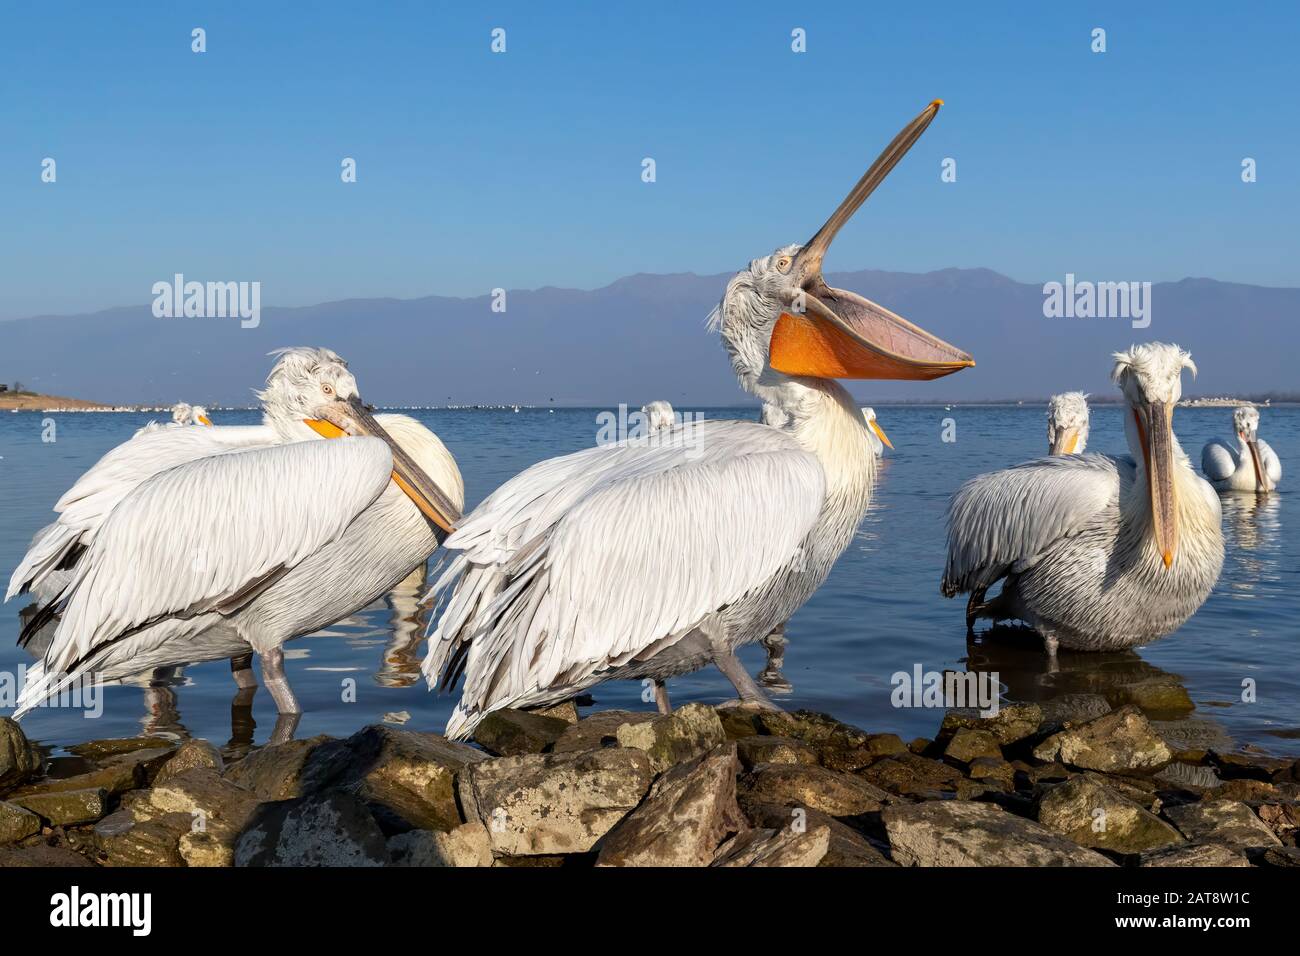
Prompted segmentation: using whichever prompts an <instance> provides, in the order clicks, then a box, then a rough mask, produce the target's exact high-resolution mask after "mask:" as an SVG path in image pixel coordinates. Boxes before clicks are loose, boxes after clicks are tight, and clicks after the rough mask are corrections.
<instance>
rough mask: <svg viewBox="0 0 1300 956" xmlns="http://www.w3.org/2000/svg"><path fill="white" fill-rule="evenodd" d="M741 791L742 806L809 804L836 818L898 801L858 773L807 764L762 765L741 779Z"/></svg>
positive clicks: (800, 805) (868, 810)
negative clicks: (856, 774)
mask: <svg viewBox="0 0 1300 956" xmlns="http://www.w3.org/2000/svg"><path fill="white" fill-rule="evenodd" d="M739 790H740V799H741V803H742V805H746V806H747V805H748V804H750V803H774V804H777V805H779V806H793V807H807V808H809V809H812V810H820V811H822V812H823V813H828V814H830V815H831V816H833V817H846V816H855V815H857V814H860V813H870V812H872V811H874V810H879V809H880V808H881V807H882V806H884V805H885V804H886V803H890V802H893V800H894V798H893V797H892V796H890V794H888V793H886V792H885V791H884V790H882V789H880V788H879V787H877V786H875V785H874V784H872V783H868V782H867V781H866V780H863V779H861V778H860V777H857V776H855V775H854V774H849V773H838V772H837V771H834V770H828V769H826V768H825V767H816V766H810V765H806V764H759V765H758V766H757V767H755V768H754V769H753V770H751V771H750V772H749V773H747V774H745V775H744V776H743V777H742V778H741V781H740V784H739Z"/></svg>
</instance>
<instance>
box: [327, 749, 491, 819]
mask: <svg viewBox="0 0 1300 956" xmlns="http://www.w3.org/2000/svg"><path fill="white" fill-rule="evenodd" d="M485 759H486V757H485V756H484V754H483V752H482V751H480V750H475V749H474V748H473V747H469V746H466V745H465V744H460V743H454V742H453V741H450V740H448V739H447V738H445V737H442V736H440V735H438V734H425V733H417V732H416V731H412V730H398V729H397V728H394V727H389V726H385V725H381V724H376V725H372V726H369V727H365V728H363V729H361V730H359V731H358V732H357V733H355V734H353V735H352V736H351V737H349V738H348V739H347V740H332V741H328V742H326V743H323V744H321V745H320V746H319V747H317V748H316V749H315V750H313V751H312V752H311V754H310V755H309V756H308V758H307V761H306V763H305V764H304V766H303V772H302V778H301V786H302V789H303V792H304V793H307V794H311V793H320V792H324V791H326V790H329V789H333V788H340V787H341V788H345V789H348V790H350V791H351V792H353V793H355V794H356V795H357V796H358V797H360V798H361V799H362V800H365V801H366V802H367V803H369V804H370V805H371V812H372V813H373V814H374V815H375V819H376V820H378V821H379V823H380V825H381V826H383V827H384V828H385V829H386V830H387V831H388V832H389V833H395V832H401V831H402V830H410V829H417V830H454V829H455V828H456V827H458V826H460V825H461V823H462V822H463V821H462V820H461V815H460V809H459V808H458V807H457V805H456V775H457V774H459V773H460V772H462V771H463V770H464V769H465V768H466V767H469V766H471V765H473V764H475V763H478V762H479V761H482V760H485Z"/></svg>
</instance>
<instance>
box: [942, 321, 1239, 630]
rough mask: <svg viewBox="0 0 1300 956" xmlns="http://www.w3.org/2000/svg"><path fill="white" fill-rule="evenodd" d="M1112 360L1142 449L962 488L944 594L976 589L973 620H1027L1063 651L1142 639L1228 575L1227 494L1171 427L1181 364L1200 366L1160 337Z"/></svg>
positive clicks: (1079, 458) (1055, 463) (1175, 620)
mask: <svg viewBox="0 0 1300 956" xmlns="http://www.w3.org/2000/svg"><path fill="white" fill-rule="evenodd" d="M1114 358H1115V365H1114V369H1113V371H1112V379H1113V380H1114V382H1115V384H1117V385H1118V386H1119V388H1120V391H1121V392H1122V393H1123V395H1124V399H1125V403H1126V408H1125V412H1124V430H1125V435H1126V437H1127V440H1128V445H1129V449H1130V451H1131V452H1132V455H1131V457H1130V456H1115V457H1112V456H1108V455H1098V454H1085V455H1059V456H1054V457H1048V458H1038V459H1035V460H1033V461H1027V462H1025V463H1023V464H1021V465H1017V466H1016V467H1014V468H1007V469H1004V470H1002V471H996V472H992V473H991V474H987V475H980V476H978V477H976V478H972V479H971V480H970V481H968V482H966V483H965V484H964V485H962V487H961V488H960V489H958V491H957V493H956V494H955V495H954V496H953V499H952V502H951V503H950V505H949V508H948V563H947V567H946V568H945V570H944V576H943V581H942V584H941V590H942V592H943V594H944V595H946V596H948V597H952V596H953V595H956V594H960V593H965V592H969V593H970V595H971V597H970V600H969V602H968V604H967V607H966V625H967V628H968V630H970V629H973V627H974V623H975V621H976V620H977V619H978V618H981V617H984V618H989V619H992V620H995V621H997V620H1021V621H1024V622H1025V623H1026V624H1028V625H1030V626H1031V627H1033V628H1035V629H1036V630H1037V631H1038V632H1039V633H1040V634H1041V635H1042V636H1043V640H1044V644H1045V647H1046V648H1047V650H1048V652H1049V653H1051V654H1055V651H1056V648H1057V646H1058V645H1064V646H1066V647H1070V648H1074V649H1076V650H1119V649H1123V648H1128V647H1135V646H1138V645H1141V644H1145V643H1147V642H1149V641H1153V640H1155V639H1156V638H1158V637H1163V636H1164V635H1166V634H1169V633H1170V632H1172V631H1174V630H1175V629H1176V628H1178V627H1179V626H1180V625H1181V624H1182V623H1183V622H1184V621H1186V620H1187V618H1189V617H1190V616H1191V615H1192V614H1194V613H1195V612H1196V610H1197V608H1199V607H1200V606H1201V604H1202V603H1204V601H1205V599H1206V597H1208V596H1209V593H1210V591H1211V589H1212V588H1213V587H1214V583H1215V581H1217V580H1218V577H1219V571H1220V570H1221V569H1222V567H1223V533H1222V530H1221V529H1220V510H1219V499H1218V497H1217V496H1216V495H1215V494H1214V490H1213V489H1212V488H1211V487H1210V486H1209V485H1208V484H1207V483H1206V482H1205V481H1203V480H1202V479H1201V478H1199V477H1198V476H1197V475H1196V473H1195V472H1194V471H1193V470H1192V467H1191V464H1190V463H1189V462H1188V460H1187V456H1186V455H1185V454H1184V453H1183V450H1182V448H1181V447H1180V446H1179V444H1178V439H1177V438H1176V437H1175V435H1174V431H1173V415H1174V408H1175V406H1177V404H1178V400H1179V398H1180V397H1181V396H1182V384H1181V376H1182V372H1183V370H1184V369H1189V370H1191V371H1192V373H1193V374H1195V371H1196V366H1195V365H1194V364H1193V363H1192V359H1191V356H1190V355H1188V353H1187V352H1185V351H1183V350H1182V349H1180V348H1179V347H1178V346H1176V345H1166V344H1163V343H1159V342H1151V343H1146V344H1143V345H1135V346H1133V347H1132V348H1131V349H1129V350H1127V351H1125V352H1118V353H1116V354H1115V356H1114ZM998 581H1002V582H1003V584H1002V590H1001V592H1000V593H999V594H998V595H997V597H995V598H993V599H988V600H986V598H985V592H986V591H987V589H988V588H990V587H991V586H992V585H993V584H995V583H997V582H998Z"/></svg>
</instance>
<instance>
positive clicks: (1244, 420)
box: [1201, 405, 1282, 491]
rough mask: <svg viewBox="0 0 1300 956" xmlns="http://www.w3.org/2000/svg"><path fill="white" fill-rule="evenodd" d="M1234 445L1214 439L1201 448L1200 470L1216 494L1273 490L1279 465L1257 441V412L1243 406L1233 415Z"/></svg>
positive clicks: (1274, 455)
mask: <svg viewBox="0 0 1300 956" xmlns="http://www.w3.org/2000/svg"><path fill="white" fill-rule="evenodd" d="M1232 426H1233V431H1234V432H1236V435H1237V438H1236V441H1235V442H1227V441H1223V440H1222V439H1218V438H1216V439H1214V441H1212V442H1209V443H1208V444H1207V445H1206V446H1205V447H1204V448H1202V449H1201V471H1203V472H1205V477H1206V478H1208V479H1210V484H1212V485H1213V486H1214V487H1215V488H1216V489H1217V490H1219V491H1272V490H1273V489H1274V488H1276V487H1277V483H1278V482H1279V481H1281V480H1282V462H1281V461H1280V460H1279V459H1278V457H1277V453H1276V452H1275V451H1273V449H1272V448H1270V447H1269V444H1268V442H1266V441H1264V440H1262V439H1261V438H1259V410H1258V409H1256V408H1253V407H1252V406H1250V405H1243V406H1242V407H1241V408H1238V409H1237V410H1236V411H1234V412H1233V413H1232Z"/></svg>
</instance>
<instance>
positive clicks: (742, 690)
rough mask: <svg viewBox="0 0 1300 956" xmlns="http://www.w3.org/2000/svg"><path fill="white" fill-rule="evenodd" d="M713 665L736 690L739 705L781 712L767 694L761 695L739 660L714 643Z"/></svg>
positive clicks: (760, 689)
mask: <svg viewBox="0 0 1300 956" xmlns="http://www.w3.org/2000/svg"><path fill="white" fill-rule="evenodd" d="M713 663H714V664H717V665H718V670H720V671H722V675H723V676H724V677H726V678H727V680H729V681H731V684H732V686H733V687H735V688H736V693H737V694H739V695H740V703H742V704H750V705H752V706H755V707H760V708H762V709H763V710H775V711H778V712H779V711H780V710H781V708H780V707H778V706H776V704H774V703H772V700H771V698H769V697H768V696H767V694H765V693H763V691H762V688H760V687H759V686H758V684H756V683H755V682H754V678H752V677H750V676H749V671H747V670H745V665H744V664H742V663H740V658H738V657H737V656H736V655H735V654H734V653H732V652H731V651H729V650H727V649H726V648H725V647H722V646H721V645H720V644H719V643H716V642H715V643H714V645H713Z"/></svg>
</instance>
